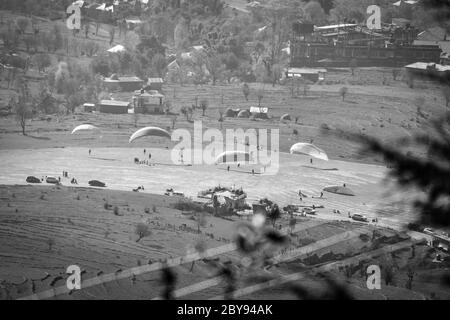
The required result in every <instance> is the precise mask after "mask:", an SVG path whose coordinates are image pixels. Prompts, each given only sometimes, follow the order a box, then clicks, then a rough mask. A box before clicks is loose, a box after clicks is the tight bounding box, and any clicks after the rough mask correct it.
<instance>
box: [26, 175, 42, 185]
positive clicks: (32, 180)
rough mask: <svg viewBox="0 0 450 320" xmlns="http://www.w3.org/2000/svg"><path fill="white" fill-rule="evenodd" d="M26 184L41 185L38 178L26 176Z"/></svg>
mask: <svg viewBox="0 0 450 320" xmlns="http://www.w3.org/2000/svg"><path fill="white" fill-rule="evenodd" d="M26 181H27V182H28V183H41V180H40V179H39V178H36V177H33V176H28V177H27V180H26Z"/></svg>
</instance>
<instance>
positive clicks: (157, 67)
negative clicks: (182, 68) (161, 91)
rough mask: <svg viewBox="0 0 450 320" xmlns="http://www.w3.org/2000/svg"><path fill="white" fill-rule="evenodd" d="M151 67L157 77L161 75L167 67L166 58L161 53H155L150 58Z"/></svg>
mask: <svg viewBox="0 0 450 320" xmlns="http://www.w3.org/2000/svg"><path fill="white" fill-rule="evenodd" d="M152 68H153V70H154V71H155V72H156V74H157V75H158V76H159V77H163V76H164V74H165V73H166V68H167V62H166V58H164V56H163V55H162V54H156V55H155V56H154V57H153V58H152Z"/></svg>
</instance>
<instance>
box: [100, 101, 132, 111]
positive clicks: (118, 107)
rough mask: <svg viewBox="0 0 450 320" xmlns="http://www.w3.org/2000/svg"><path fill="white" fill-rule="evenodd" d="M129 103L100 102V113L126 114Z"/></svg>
mask: <svg viewBox="0 0 450 320" xmlns="http://www.w3.org/2000/svg"><path fill="white" fill-rule="evenodd" d="M129 107H130V103H129V102H128V101H118V100H102V101H100V103H99V111H100V112H101V113H113V114H126V113H128V108H129Z"/></svg>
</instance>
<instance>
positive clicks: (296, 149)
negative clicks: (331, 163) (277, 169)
mask: <svg viewBox="0 0 450 320" xmlns="http://www.w3.org/2000/svg"><path fill="white" fill-rule="evenodd" d="M290 152H291V154H303V155H307V156H311V157H313V158H317V159H321V160H325V161H328V156H327V154H326V153H325V151H323V150H322V149H320V148H319V147H316V146H315V145H313V144H311V143H303V142H299V143H296V144H294V145H293V146H292V147H291V150H290Z"/></svg>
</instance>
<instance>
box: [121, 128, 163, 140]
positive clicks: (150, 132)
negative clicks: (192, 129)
mask: <svg viewBox="0 0 450 320" xmlns="http://www.w3.org/2000/svg"><path fill="white" fill-rule="evenodd" d="M146 136H154V137H166V138H169V139H170V138H171V136H170V133H169V132H167V131H166V130H164V129H161V128H158V127H145V128H142V129H139V130H138V131H136V132H135V133H133V134H132V136H131V137H130V140H129V141H128V143H131V142H133V141H134V140H136V139H139V138H142V137H146Z"/></svg>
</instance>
